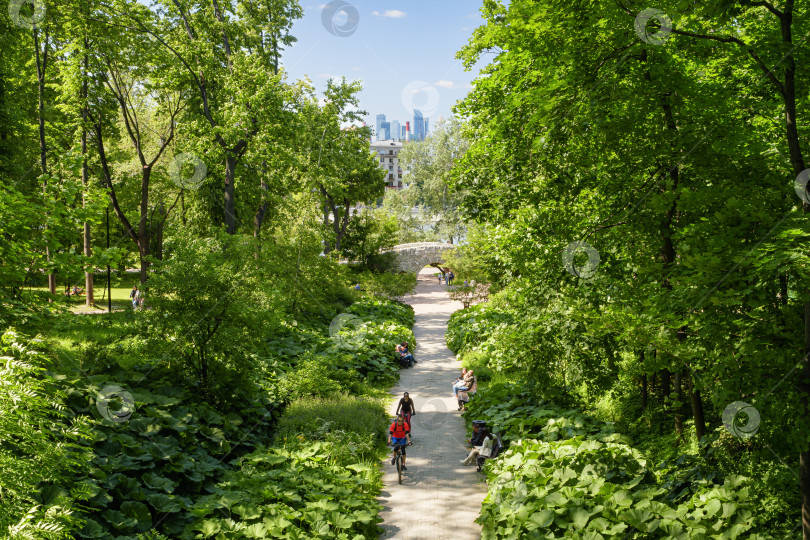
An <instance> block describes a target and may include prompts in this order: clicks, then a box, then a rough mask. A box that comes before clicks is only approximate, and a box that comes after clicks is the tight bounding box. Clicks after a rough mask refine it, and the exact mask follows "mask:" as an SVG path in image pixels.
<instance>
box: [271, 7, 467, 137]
mask: <svg viewBox="0 0 810 540" xmlns="http://www.w3.org/2000/svg"><path fill="white" fill-rule="evenodd" d="M301 6H302V8H303V9H304V17H303V18H302V19H299V20H298V21H296V23H295V25H294V26H293V29H292V34H293V35H294V36H295V37H296V38H298V42H296V43H295V44H294V45H293V46H292V47H291V48H289V49H288V50H287V51H285V52H284V55H283V57H282V65H283V66H284V68H285V70H286V71H287V73H288V76H289V78H290V79H293V80H294V79H301V78H303V77H305V76H308V77H309V78H310V80H311V81H312V82H313V84H314V85H315V87H316V88H317V89H318V91H319V92H321V91H322V90H323V89H324V88H325V87H326V81H327V79H328V78H329V77H330V76H331V77H336V76H345V77H346V78H348V79H358V80H361V81H363V92H362V94H361V95H360V106H361V108H362V109H364V110H366V111H367V112H368V113H369V116H368V121H369V125H373V124H374V121H373V120H372V118H373V117H375V116H376V115H377V114H385V115H386V119H387V120H389V121H390V120H399V121H400V122H402V125H405V121H406V120H411V121H412V120H413V115H412V112H411V110H412V109H413V108H414V106H415V107H416V108H418V109H421V110H423V112H424V113H425V116H427V117H429V118H430V126H431V128H432V127H433V126H434V125H435V123H436V121H437V120H438V119H439V117H441V116H443V117H445V118H447V117H448V116H450V115H451V108H452V107H453V104H454V103H455V102H456V101H457V100H459V99H460V98H462V97H463V96H464V95H465V94H466V93H467V92H468V91H469V87H470V86H469V85H470V82H471V81H472V80H473V79H475V77H476V76H477V69H476V70H475V71H472V72H465V71H464V67H463V66H462V64H461V62H460V61H458V60H456V59H455V54H456V52H457V51H458V50H459V49H460V48H461V47H462V46H463V45H464V44H465V43H467V40H468V39H469V37H470V35H471V33H472V31H473V29H475V28H476V27H478V26H480V25H481V24H482V23H483V20H482V19H481V14H480V12H479V11H478V10H479V7H480V0H433V1H427V0H408V1H404V0H366V1H363V0H332V1H330V2H324V0H302V2H301ZM324 10H326V11H324ZM324 13H326V17H324ZM324 19H326V21H325V20H324ZM406 106H407V107H409V109H411V110H406Z"/></svg>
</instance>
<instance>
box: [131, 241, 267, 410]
mask: <svg viewBox="0 0 810 540" xmlns="http://www.w3.org/2000/svg"><path fill="white" fill-rule="evenodd" d="M171 247H172V250H173V256H172V258H171V259H169V260H166V261H163V262H160V263H156V267H155V272H154V275H153V277H152V278H151V279H150V280H149V291H148V292H147V293H146V294H147V297H146V298H147V300H146V302H147V304H148V305H149V306H151V307H152V308H153V309H152V310H151V311H149V312H147V313H148V314H146V315H145V316H146V317H147V318H148V320H149V326H150V327H149V333H150V334H152V335H158V336H163V337H164V339H165V346H164V347H163V351H161V352H162V354H163V355H165V357H167V358H172V359H173V358H179V359H181V360H182V367H183V369H184V370H185V371H186V377H187V379H189V380H190V381H192V383H193V384H194V385H195V387H196V390H197V391H198V392H200V393H202V394H203V395H204V396H205V397H206V398H207V399H209V400H215V401H217V402H220V403H223V404H224V405H226V406H227V405H230V404H232V403H233V402H234V401H238V400H239V399H244V397H246V396H245V395H246V394H247V393H249V392H250V390H251V385H252V384H253V383H255V377H254V376H253V374H254V373H255V370H254V368H255V367H256V366H255V364H254V363H253V362H251V361H250V359H251V354H252V353H255V352H256V350H257V349H259V348H260V347H261V345H262V339H263V338H264V337H265V336H266V335H268V334H269V333H270V332H271V331H272V329H273V328H274V327H275V326H277V325H278V322H279V321H278V319H279V318H280V312H281V309H280V308H281V300H280V299H278V298H275V297H274V295H273V294H272V291H271V290H270V289H269V285H267V284H266V283H265V281H264V280H263V279H262V276H261V275H260V273H259V271H258V269H257V268H256V266H257V265H256V263H255V260H254V258H253V256H254V254H255V249H254V248H253V247H252V246H251V245H249V244H245V243H242V242H240V241H237V240H236V239H233V238H229V237H227V236H224V237H222V238H218V239H213V238H204V239H200V238H192V237H189V238H186V237H180V238H179V239H178V240H176V241H175V242H174V244H173V245H172V246H171Z"/></svg>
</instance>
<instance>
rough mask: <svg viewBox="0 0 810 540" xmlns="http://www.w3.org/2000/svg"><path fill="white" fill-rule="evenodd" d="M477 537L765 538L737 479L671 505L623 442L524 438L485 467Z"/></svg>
mask: <svg viewBox="0 0 810 540" xmlns="http://www.w3.org/2000/svg"><path fill="white" fill-rule="evenodd" d="M487 475H488V481H489V484H490V489H489V492H488V494H487V497H486V499H485V500H484V502H483V505H482V511H481V516H480V517H479V519H478V521H479V522H480V523H482V524H483V526H484V530H483V535H482V538H484V539H490V538H493V539H494V538H510V539H512V538H514V539H517V538H576V539H582V540H584V539H598V538H601V539H608V538H617V539H618V538H622V539H625V538H626V539H642V538H643V539H658V538H660V539H664V538H666V539H672V540H692V539H708V538H724V539H725V538H728V539H734V538H746V539H765V538H770V536H766V535H761V534H757V533H756V532H754V531H756V530H757V528H758V527H757V525H758V519H757V517H756V511H757V505H756V503H755V501H754V500H752V498H751V497H750V495H749V487H748V484H749V483H750V482H749V481H748V480H747V479H745V478H742V477H729V478H726V479H725V481H724V482H723V483H722V485H713V486H709V487H707V488H705V489H703V490H701V491H700V492H698V493H697V494H696V495H695V496H694V497H692V498H691V499H690V500H688V501H687V502H685V503H683V504H680V505H672V504H668V503H667V502H666V501H665V498H664V496H665V495H666V493H667V490H666V489H664V488H662V487H659V486H657V485H656V484H655V482H654V476H653V475H652V473H650V472H649V471H648V470H647V469H646V467H645V461H644V460H643V459H642V457H641V454H640V453H639V452H637V451H636V450H633V449H632V448H630V447H629V446H627V445H626V444H623V443H611V442H601V441H597V440H593V439H591V440H585V439H583V438H582V437H576V438H572V439H564V440H560V441H555V442H544V441H537V440H523V441H521V442H519V443H516V444H515V445H513V446H512V447H511V448H510V449H509V450H508V451H507V452H506V453H505V454H504V456H503V458H502V459H498V460H495V462H494V463H493V464H492V466H490V467H488V472H487Z"/></svg>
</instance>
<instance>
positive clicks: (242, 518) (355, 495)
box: [180, 441, 382, 540]
mask: <svg viewBox="0 0 810 540" xmlns="http://www.w3.org/2000/svg"><path fill="white" fill-rule="evenodd" d="M330 446H331V445H330V444H329V443H326V442H321V441H316V442H309V441H307V442H301V443H299V444H294V445H288V447H285V448H263V449H259V450H257V451H256V452H254V453H253V454H251V455H249V456H246V457H244V458H243V459H241V460H239V462H238V468H237V469H236V470H234V471H232V472H229V473H228V474H227V475H225V477H224V478H223V479H222V481H221V482H219V483H218V484H217V485H216V486H213V487H212V489H211V491H212V493H211V494H210V495H207V496H205V497H203V498H201V499H200V500H198V501H196V502H195V503H194V505H193V506H192V508H191V512H192V513H193V514H194V515H195V516H197V519H196V520H195V521H194V523H192V524H191V525H189V526H188V527H186V529H185V531H184V533H183V534H182V535H181V536H180V538H182V539H193V538H210V537H216V538H219V539H242V538H288V539H294V540H299V539H300V540H304V539H306V540H311V539H313V538H377V537H378V536H379V534H380V528H379V527H378V526H377V523H379V522H380V521H382V519H380V518H379V512H380V510H381V506H380V504H379V503H378V502H377V496H378V494H379V491H380V488H381V481H380V474H381V473H380V469H379V466H377V465H376V464H374V465H373V466H370V465H365V464H353V465H349V466H345V465H344V464H342V463H336V462H334V461H333V460H332V459H331V458H330V456H331V455H334V454H335V451H334V450H335V449H334V448H330Z"/></svg>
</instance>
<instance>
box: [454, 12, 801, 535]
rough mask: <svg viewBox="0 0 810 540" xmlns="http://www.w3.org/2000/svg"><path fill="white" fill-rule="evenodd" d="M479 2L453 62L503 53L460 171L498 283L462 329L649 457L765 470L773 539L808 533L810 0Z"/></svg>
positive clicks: (485, 270)
mask: <svg viewBox="0 0 810 540" xmlns="http://www.w3.org/2000/svg"><path fill="white" fill-rule="evenodd" d="M647 7H650V8H654V9H650V10H647V9H645V8H647ZM482 13H483V15H484V17H485V19H486V23H485V24H484V25H482V26H481V27H480V28H478V29H476V30H475V31H474V33H473V36H472V37H471V39H470V40H469V42H468V44H467V45H466V46H465V47H464V48H463V49H462V50H461V51H460V52H459V54H458V57H459V58H460V59H461V60H463V61H464V62H465V63H466V65H467V66H468V67H470V68H472V67H473V66H476V67H477V66H478V65H479V64H478V62H484V63H485V66H484V67H483V68H482V69H481V74H480V76H479V77H478V78H477V79H476V81H475V83H474V85H473V86H474V87H473V89H472V91H471V92H470V93H469V94H468V95H467V97H466V98H465V99H463V100H462V101H461V102H460V103H459V104H457V106H456V112H457V114H459V115H460V116H461V117H463V118H465V120H466V122H467V123H466V127H465V129H466V130H467V133H468V134H469V136H470V138H471V141H472V142H471V145H470V148H469V149H468V151H467V152H466V154H465V155H464V157H463V158H462V159H461V161H460V162H459V163H457V164H456V165H455V166H454V168H453V173H452V178H453V180H452V182H453V184H454V186H455V188H456V190H457V191H458V192H459V193H462V194H464V200H463V202H462V209H463V211H464V213H465V216H466V217H467V218H469V219H472V220H474V221H475V222H477V224H478V225H477V226H478V229H479V232H480V234H476V235H475V236H470V245H469V247H468V248H466V251H467V252H468V254H467V256H468V257H469V258H471V259H472V258H474V264H473V263H472V261H469V262H470V264H469V265H468V266H470V267H477V269H478V270H479V271H480V272H481V273H482V274H483V275H486V276H488V280H489V281H490V282H491V285H492V290H493V291H498V292H497V293H496V294H492V295H490V298H489V304H488V305H487V306H486V307H483V308H480V309H476V310H474V311H471V313H470V314H464V315H459V316H458V326H457V328H455V329H454V328H451V329H450V331H449V335H448V338H449V339H448V343H449V344H450V345H451V347H454V348H457V349H459V350H461V351H466V350H471V351H475V352H479V353H483V354H485V355H486V358H487V363H488V365H489V366H490V367H491V368H493V369H495V370H496V372H497V373H496V375H495V378H496V379H498V378H501V379H502V378H512V379H527V380H531V381H536V382H537V383H538V384H539V386H540V388H541V389H542V392H543V395H546V396H548V397H550V398H553V399H555V400H558V399H559V400H563V402H565V403H566V404H570V405H575V406H578V407H581V408H583V409H587V410H589V411H591V412H592V413H593V414H595V415H596V416H598V417H599V418H602V419H604V420H610V421H616V422H618V423H619V424H620V425H621V426H622V431H624V432H627V433H628V434H629V435H630V436H632V437H633V439H634V440H635V441H636V444H637V445H638V449H639V450H640V451H641V452H642V453H643V454H644V455H645V456H647V457H648V458H651V456H654V461H659V459H661V460H663V459H667V460H670V459H671V460H672V463H673V469H675V470H677V469H680V470H681V471H682V472H683V473H685V472H686V471H687V470H689V469H690V467H691V465H690V463H701V464H703V465H704V466H705V467H706V468H707V469H711V468H713V467H716V468H717V471H718V475H719V476H722V477H723V478H726V479H728V478H732V477H733V476H734V475H741V476H745V477H747V478H749V479H750V485H751V486H752V487H751V491H750V495H751V496H752V497H753V498H754V500H755V501H756V503H757V504H759V505H760V507H761V508H762V512H764V513H765V514H767V516H768V518H767V524H766V525H764V526H763V527H764V528H765V530H763V531H758V532H762V533H771V532H773V533H782V532H783V529H784V530H785V531H786V532H789V531H791V530H793V529H794V527H797V526H798V525H799V523H800V520H801V515H802V514H801V512H800V510H801V504H802V502H801V501H804V505H805V506H804V515H805V516H808V515H810V507H808V506H807V504H808V503H807V501H810V496H808V495H810V492H808V490H810V437H809V435H810V408H808V403H810V355H808V354H807V353H808V352H810V351H808V349H807V347H808V346H809V345H808V344H810V326H808V325H807V324H806V323H807V321H805V320H804V318H805V317H806V314H807V313H808V309H810V294H809V293H808V291H810V259H808V256H807V249H806V248H805V247H806V245H807V243H808V239H810V221H808V219H807V216H806V215H805V214H806V212H807V211H808V210H810V207H809V206H808V205H807V204H806V202H805V201H806V200H807V196H806V195H807V194H806V191H805V189H804V186H803V185H802V184H799V185H798V187H797V186H796V184H795V181H796V179H797V177H799V176H800V175H801V174H802V173H804V171H805V169H806V164H805V158H804V156H803V151H804V149H803V146H805V142H806V141H807V138H808V134H810V131H808V129H810V128H809V127H808V126H810V123H808V117H807V110H808V105H809V104H810V92H808V88H809V86H808V81H810V78H808V66H810V55H809V54H808V52H809V51H810V48H808V47H806V43H805V39H806V35H807V32H808V29H810V27H808V24H809V21H810V19H809V18H808V14H810V12H808V5H807V3H800V2H795V3H794V2H736V1H731V2H727V1H706V2H696V3H688V2H687V3H684V2H675V1H672V2H669V1H664V2H659V3H656V4H655V5H654V6H648V5H643V4H639V3H636V2H629V3H628V2H612V1H593V2H580V3H574V4H573V5H572V4H571V3H565V2H546V1H541V0H512V1H510V2H500V1H498V0H485V1H484V2H483V8H482ZM650 14H651V15H650ZM648 15H650V16H649V17H648ZM668 21H671V25H670V24H669V23H668ZM473 135H474V136H473ZM797 194H798V196H797ZM461 256H464V253H461ZM466 311H468V310H465V312H466ZM501 321H504V322H501ZM506 321H510V322H511V324H510V322H506ZM465 327H469V328H473V329H474V330H475V331H474V332H470V333H469V334H467V332H466V331H464V330H463V328H465ZM478 362H479V363H481V360H480V359H479V360H478ZM681 456H689V457H685V458H684V461H682V462H681V464H680V465H676V463H677V460H678V459H679V458H680V457H681ZM721 464H722V466H721ZM722 481H723V480H718V482H720V485H722ZM800 482H801V486H803V487H800ZM802 490H803V493H802ZM769 529H770V530H769ZM695 534H697V533H696V532H695ZM794 534H798V531H794ZM804 538H810V521H807V519H806V517H805V522H804Z"/></svg>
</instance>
